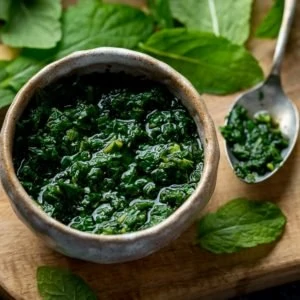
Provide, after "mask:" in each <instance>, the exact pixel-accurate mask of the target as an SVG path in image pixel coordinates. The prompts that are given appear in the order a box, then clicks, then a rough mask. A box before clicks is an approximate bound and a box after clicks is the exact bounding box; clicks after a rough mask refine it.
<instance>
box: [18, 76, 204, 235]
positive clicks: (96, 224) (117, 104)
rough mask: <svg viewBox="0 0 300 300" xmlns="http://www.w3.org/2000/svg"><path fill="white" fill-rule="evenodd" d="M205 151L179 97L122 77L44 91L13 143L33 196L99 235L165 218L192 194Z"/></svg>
mask: <svg viewBox="0 0 300 300" xmlns="http://www.w3.org/2000/svg"><path fill="white" fill-rule="evenodd" d="M203 155H204V154H203V149H202V146H201V143H200V140H199V138H198V135H197V129H196V125H195V123H194V121H193V119H192V118H191V117H190V116H189V114H188V112H187V110H186V109H185V108H184V107H183V105H182V104H181V103H180V101H179V100H178V99H177V98H176V97H174V96H173V95H172V94H171V93H170V92H169V91H168V90H167V89H166V88H164V87H163V86H161V85H159V84H157V83H155V82H152V81H148V80H143V79H141V78H135V77H131V76H129V75H125V74H122V73H120V74H110V73H107V74H97V73H94V74H90V75H82V76H78V75H73V76H71V77H68V78H63V79H60V80H59V81H57V82H56V83H53V84H51V85H50V86H47V87H46V88H44V89H41V90H39V91H38V92H37V93H36V94H35V95H34V96H33V99H32V101H31V103H30V106H29V107H28V108H27V110H26V111H25V112H24V114H23V116H22V117H21V119H20V120H19V122H18V124H17V130H16V135H15V143H14V165H15V169H16V170H17V176H18V178H19V180H20V181H21V183H22V185H23V186H24V188H25V190H26V191H27V192H28V194H29V195H30V196H31V197H32V198H33V199H34V200H36V201H37V203H38V204H39V205H40V207H41V208H42V209H43V210H44V211H45V212H46V213H47V214H48V215H49V216H51V217H53V218H55V219H56V220H59V221H60V222H62V223H64V224H66V225H68V226H70V227H72V228H75V229H78V230H81V231H86V232H91V233H95V234H122V233H126V232H132V231H138V230H141V229H145V228H148V227H151V226H153V225H155V224H157V223H160V222H161V221H163V220H164V219H166V218H167V217H168V216H170V215H171V214H172V213H173V212H174V211H175V210H176V209H177V208H178V207H179V206H180V205H181V204H182V203H183V202H184V201H185V200H186V199H187V198H188V197H189V196H190V195H191V193H192V192H193V191H194V190H195V188H196V185H197V183H198V182H199V180H200V177H201V173H202V168H203Z"/></svg>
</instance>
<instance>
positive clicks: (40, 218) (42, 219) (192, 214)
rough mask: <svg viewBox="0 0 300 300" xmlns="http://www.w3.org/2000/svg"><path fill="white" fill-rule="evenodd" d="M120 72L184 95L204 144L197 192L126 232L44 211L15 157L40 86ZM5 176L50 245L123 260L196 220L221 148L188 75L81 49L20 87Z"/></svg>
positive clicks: (21, 213) (4, 141)
mask: <svg viewBox="0 0 300 300" xmlns="http://www.w3.org/2000/svg"><path fill="white" fill-rule="evenodd" d="M108 69H109V70H110V72H120V71H124V72H125V73H128V74H132V75H142V76H146V77H147V78H148V79H150V80H154V81H156V82H160V83H162V84H163V85H165V86H166V87H167V88H168V89H169V90H170V91H171V92H172V93H173V94H174V95H175V96H177V97H178V98H179V99H181V101H182V103H183V105H184V106H185V107H186V108H187V110H188V111H189V113H190V115H191V116H192V117H193V119H194V120H195V123H196V125H197V130H198V133H199V136H200V139H201V141H202V144H203V148H204V156H205V159H204V169H203V174H202V178H201V180H200V182H199V184H198V186H197V188H196V190H195V191H194V193H193V194H192V195H191V196H190V197H189V198H188V199H187V200H186V201H185V202H184V203H183V204H182V205H181V206H180V207H179V208H178V209H177V210H176V211H175V212H174V213H173V214H172V215H171V216H169V217H168V218H167V219H166V220H164V221H163V222H161V223H160V224H157V225H155V226H153V227H151V228H148V229H145V230H141V231H137V232H133V233H126V234H120V235H96V234H91V233H85V232H81V231H78V230H75V229H72V228H69V227H68V226H66V225H64V224H62V223H60V222H58V221H56V220H55V219H53V218H51V217H49V216H48V215H47V214H46V213H45V212H43V211H42V210H41V209H40V208H39V207H38V206H37V205H36V203H35V201H33V200H32V199H31V198H30V196H29V195H28V194H27V193H26V191H25V190H24V188H23V187H22V185H21V183H20V182H19V180H18V178H17V176H16V173H15V170H14V166H13V160H12V149H13V141H14V133H15V127H16V122H18V119H19V118H20V116H21V115H22V113H23V111H24V109H25V108H26V106H27V105H28V103H29V101H30V100H31V98H32V95H33V94H34V93H35V91H36V90H37V89H40V88H43V87H45V86H47V85H49V84H50V83H52V82H53V81H56V80H57V79H59V78H61V77H64V76H68V75H69V74H74V73H79V74H87V73H91V72H95V71H96V72H100V73H102V72H105V71H107V70H108ZM0 154H1V161H0V171H1V173H0V174H1V180H2V184H3V187H4V189H5V191H6V192H7V194H8V196H9V199H10V202H11V205H12V208H13V210H14V211H15V213H16V214H17V215H18V217H19V218H20V219H21V220H22V221H23V222H24V223H25V224H26V225H27V226H28V227H29V228H30V229H31V230H32V231H33V232H34V233H35V234H36V235H37V236H39V237H40V238H41V239H42V240H43V241H44V242H45V243H46V244H47V245H48V246H50V247H51V248H53V249H55V250H56V251H58V252H60V253H63V254H65V255H67V256H70V257H74V258H78V259H82V260H86V261H92V262H97V263H117V262H125V261H130V260H135V259H139V258H142V257H144V256H147V255H149V254H151V253H153V252H155V251H157V250H158V249H160V248H162V247H164V246H166V245H167V244H168V243H169V242H171V241H172V240H174V239H176V238H177V237H178V236H179V235H180V234H181V233H182V232H183V231H184V230H185V229H187V227H188V226H189V225H191V223H192V222H193V221H194V220H195V218H196V217H197V215H198V213H199V212H200V211H201V210H202V209H203V207H204V206H205V205H206V204H207V202H208V201H209V199H210V198H211V196H212V193H213V191H214V188H215V183H216V176H217V168H218V162H219V146H218V142H217V138H216V132H215V128H214V124H213V122H212V119H211V117H210V116H209V114H208V111H207V109H206V107H205V104H204V103H203V101H202V99H201V98H200V96H199V94H198V93H197V91H196V90H195V89H194V87H193V86H192V85H191V83H190V82H189V81H188V80H187V79H185V78H184V77H183V76H182V75H180V74H179V73H178V72H176V71H175V70H174V69H172V68H171V67H170V66H168V65H166V64H165V63H163V62H161V61H159V60H156V59H154V58H152V57H150V56H148V55H145V54H142V53H138V52H134V51H130V50H127V49H120V48H106V47H105V48H98V49H93V50H88V51H80V52H76V53H74V54H72V55H69V56H67V57H65V58H63V59H61V60H59V61H56V62H54V63H52V64H50V65H48V66H46V67H45V68H43V69H42V70H41V71H40V72H38V73H37V74H36V75H35V76H34V77H32V78H31V79H30V80H29V81H28V82H27V83H26V84H25V86H24V87H23V88H22V89H21V90H20V91H19V93H18V94H17V96H16V97H15V99H14V101H13V103H12V104H11V106H10V108H9V110H8V112H7V115H6V118H5V121H4V124H3V127H2V134H1V141H0Z"/></svg>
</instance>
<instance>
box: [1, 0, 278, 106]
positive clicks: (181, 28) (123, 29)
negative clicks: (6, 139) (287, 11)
mask: <svg viewBox="0 0 300 300" xmlns="http://www.w3.org/2000/svg"><path fill="white" fill-rule="evenodd" d="M276 1H277V2H279V0H276ZM281 1H282V0H281ZM19 2H20V3H21V4H20V3H19V4H18V5H17V4H16V3H17V2H16V3H15V1H12V0H3V1H1V3H0V20H2V22H3V24H4V25H2V27H0V35H1V37H2V40H3V42H4V43H7V44H9V45H13V46H16V47H23V48H24V49H23V51H22V52H21V55H20V56H19V57H17V58H16V59H15V60H14V61H12V62H11V63H9V64H7V65H5V66H4V67H3V68H4V69H3V72H2V73H1V74H0V108H1V107H4V106H6V105H8V104H9V103H10V102H11V101H12V100H13V97H14V95H15V94H16V93H17V92H18V90H19V89H20V88H21V87H22V85H23V84H25V83H26V82H27V81H28V80H29V79H30V78H31V77H32V76H33V75H34V74H35V73H36V72H38V71H39V70H40V69H41V68H43V67H44V66H45V65H47V64H48V63H51V62H53V61H55V60H57V59H60V58H63V57H64V56H66V55H68V54H70V53H72V52H74V51H78V50H87V49H91V48H97V47H102V46H111V47H122V48H128V49H135V50H140V51H143V52H146V53H148V54H150V55H153V56H155V57H157V58H159V59H161V60H162V61H164V62H166V63H168V64H170V65H171V66H173V67H174V68H175V69H177V70H178V71H179V72H181V73H182V74H183V75H184V76H186V77H187V78H188V79H189V80H190V81H191V82H192V83H193V84H194V85H195V87H196V88H197V89H198V91H199V92H201V93H211V94H228V93H233V92H237V91H239V90H241V89H245V88H249V87H251V86H253V85H255V84H257V83H258V82H260V81H262V80H263V72H262V70H261V68H260V66H259V64H258V62H257V60H256V59H255V58H254V57H253V56H252V55H251V53H250V52H248V51H247V50H246V49H245V47H244V46H243V44H244V43H245V41H246V40H247V39H248V36H249V27H250V16H251V6H252V2H253V0H239V1H236V0H226V1H223V0H207V1H202V0H201V1H198V0H185V1H180V0H172V1H170V0H148V1H147V3H148V12H147V13H144V12H143V11H141V10H139V9H136V8H133V7H130V6H126V5H122V4H104V3H102V1H100V0H90V1H85V0H78V1H77V3H76V4H75V5H72V6H70V7H69V8H68V9H66V10H64V11H63V12H61V3H60V1H59V0H43V1H42V0H35V1H26V0H19ZM277 2H276V3H277ZM275 6H276V5H275ZM25 11H28V14H26V15H24V14H25ZM272 15H273V13H272ZM173 18H175V19H176V20H174V19H173ZM16 20H17V21H16ZM20 20H22V21H20ZM267 23H268V24H269V23H270V22H269V21H268V22H267ZM24 24H26V26H25V25H24ZM174 27H175V28H174ZM49 28H51V30H50V29H49ZM25 29H26V32H24V30H25ZM49 35H50V36H49ZM41 48H44V49H41ZM46 48H48V49H46Z"/></svg>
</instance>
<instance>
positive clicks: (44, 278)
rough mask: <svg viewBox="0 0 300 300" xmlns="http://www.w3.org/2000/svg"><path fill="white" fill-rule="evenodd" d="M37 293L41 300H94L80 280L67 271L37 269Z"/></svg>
mask: <svg viewBox="0 0 300 300" xmlns="http://www.w3.org/2000/svg"><path fill="white" fill-rule="evenodd" d="M36 276H37V285H38V291H39V293H40V295H41V297H42V299H43V300H57V299H60V300H96V299H97V297H96V295H95V293H94V292H93V291H92V290H91V288H90V287H89V286H88V285H87V284H86V283H85V282H84V280H83V279H82V278H80V277H79V276H77V275H74V274H72V273H71V272H69V271H67V270H62V269H59V268H54V267H47V266H42V267H39V268H38V269H37V274H36Z"/></svg>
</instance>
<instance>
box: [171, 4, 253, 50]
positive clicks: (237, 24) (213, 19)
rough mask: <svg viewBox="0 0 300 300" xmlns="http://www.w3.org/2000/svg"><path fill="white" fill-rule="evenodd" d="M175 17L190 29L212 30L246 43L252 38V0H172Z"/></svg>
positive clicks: (235, 40) (236, 42)
mask: <svg viewBox="0 0 300 300" xmlns="http://www.w3.org/2000/svg"><path fill="white" fill-rule="evenodd" d="M170 5H171V11H172V13H173V16H174V18H175V19H177V20H179V21H180V22H181V23H183V24H184V25H186V27H187V28H189V29H197V30H201V31H204V32H212V33H214V34H215V35H216V36H222V37H225V38H227V39H228V40H229V41H231V42H232V43H234V44H239V45H242V44H244V43H245V41H246V40H247V39H248V36H249V31H250V26H249V21H250V17H251V6H252V0H238V1H237V0H206V1H201V0H184V1H182V0H172V1H170Z"/></svg>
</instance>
